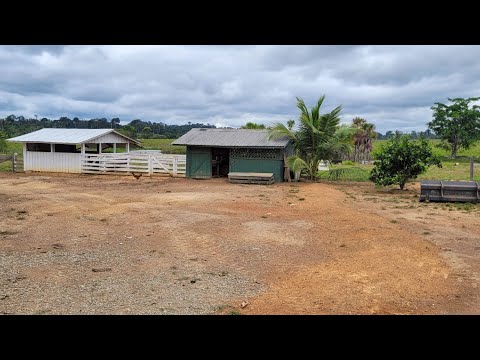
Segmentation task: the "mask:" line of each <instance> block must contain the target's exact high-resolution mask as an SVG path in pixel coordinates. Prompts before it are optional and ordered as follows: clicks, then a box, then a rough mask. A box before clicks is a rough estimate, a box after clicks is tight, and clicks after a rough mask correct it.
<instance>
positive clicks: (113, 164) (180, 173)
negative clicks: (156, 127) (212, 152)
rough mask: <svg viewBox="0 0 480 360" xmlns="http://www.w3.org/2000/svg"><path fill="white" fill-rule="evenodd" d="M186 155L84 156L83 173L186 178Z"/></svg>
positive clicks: (82, 158) (82, 157)
mask: <svg viewBox="0 0 480 360" xmlns="http://www.w3.org/2000/svg"><path fill="white" fill-rule="evenodd" d="M185 168H186V156H185V155H168V154H132V153H129V154H121V153H120V154H83V155H82V156H81V172H82V173H83V174H112V175H122V174H124V175H130V174H131V173H136V174H137V173H143V174H148V175H154V174H159V175H169V176H172V177H184V176H185Z"/></svg>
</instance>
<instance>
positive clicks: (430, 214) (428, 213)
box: [427, 213, 437, 215]
mask: <svg viewBox="0 0 480 360" xmlns="http://www.w3.org/2000/svg"><path fill="white" fill-rule="evenodd" d="M427 215H437V214H436V213H427Z"/></svg>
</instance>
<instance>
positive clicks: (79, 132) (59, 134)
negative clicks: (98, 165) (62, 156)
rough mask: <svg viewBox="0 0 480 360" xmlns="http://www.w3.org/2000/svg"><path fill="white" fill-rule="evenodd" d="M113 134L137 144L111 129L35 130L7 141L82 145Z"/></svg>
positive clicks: (135, 141) (136, 142)
mask: <svg viewBox="0 0 480 360" xmlns="http://www.w3.org/2000/svg"><path fill="white" fill-rule="evenodd" d="M112 132H113V133H115V134H117V135H118V136H121V137H123V138H125V139H127V140H130V142H132V143H135V144H139V142H138V141H137V140H134V139H131V138H129V137H128V136H125V135H123V134H120V133H119V132H117V131H115V130H113V129H58V128H48V129H41V130H37V131H34V132H31V133H28V134H25V135H20V136H17V137H14V138H11V139H8V140H7V141H13V142H36V143H49V144H83V143H87V142H89V141H90V140H93V139H96V138H98V137H100V136H103V135H105V134H108V133H112Z"/></svg>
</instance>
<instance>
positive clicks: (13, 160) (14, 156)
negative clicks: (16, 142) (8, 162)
mask: <svg viewBox="0 0 480 360" xmlns="http://www.w3.org/2000/svg"><path fill="white" fill-rule="evenodd" d="M16 157H17V153H13V156H12V173H13V174H15V170H16V169H15V165H16V164H17V162H16Z"/></svg>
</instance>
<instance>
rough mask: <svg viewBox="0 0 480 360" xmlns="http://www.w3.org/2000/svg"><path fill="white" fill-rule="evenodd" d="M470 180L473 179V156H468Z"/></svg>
mask: <svg viewBox="0 0 480 360" xmlns="http://www.w3.org/2000/svg"><path fill="white" fill-rule="evenodd" d="M470 181H473V156H470Z"/></svg>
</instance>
